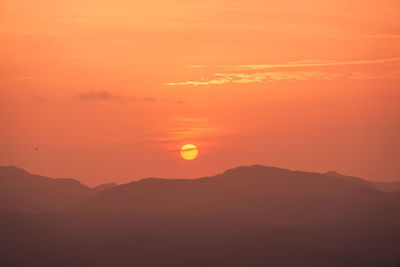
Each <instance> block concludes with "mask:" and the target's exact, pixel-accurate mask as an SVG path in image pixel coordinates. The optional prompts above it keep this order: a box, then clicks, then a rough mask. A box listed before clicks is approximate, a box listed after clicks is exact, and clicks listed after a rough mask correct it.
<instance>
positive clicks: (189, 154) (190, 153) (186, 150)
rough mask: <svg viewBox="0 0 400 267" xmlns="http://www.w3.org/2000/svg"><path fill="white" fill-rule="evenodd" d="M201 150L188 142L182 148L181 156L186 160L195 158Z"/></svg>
mask: <svg viewBox="0 0 400 267" xmlns="http://www.w3.org/2000/svg"><path fill="white" fill-rule="evenodd" d="M198 154H199V150H198V149H197V147H196V146H195V145H192V144H186V145H184V146H183V147H182V148H181V156H182V158H183V159H185V160H193V159H195V158H197V155H198Z"/></svg>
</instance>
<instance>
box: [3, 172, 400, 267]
mask: <svg viewBox="0 0 400 267" xmlns="http://www.w3.org/2000/svg"><path fill="white" fill-rule="evenodd" d="M104 187H105V188H102V190H92V191H91V192H92V193H91V195H90V196H89V197H85V198H83V200H82V201H79V202H75V203H74V205H72V206H73V207H72V208H69V209H67V210H65V212H63V213H58V214H36V215H26V214H22V213H19V212H14V211H2V212H0V218H1V220H0V246H1V247H0V266H78V267H80V266H82V267H83V266H179V267H180V266H182V267H183V266H199V267H200V266H284V267H286V266H332V267H333V266H349V267H350V266H371V267H372V266H382V267H384V266H388V267H394V266H396V265H398V264H399V263H400V196H399V194H397V193H387V192H383V191H380V190H378V189H377V188H376V187H375V186H374V185H372V184H371V183H368V182H366V181H365V180H362V179H359V178H354V177H348V176H344V175H340V174H337V173H333V172H330V173H326V174H319V173H307V172H299V171H289V170H284V169H279V168H271V167H264V166H251V167H239V168H236V169H232V170H228V171H226V172H224V173H222V174H219V175H216V176H213V177H205V178H201V179H195V180H179V179H172V180H165V179H156V178H148V179H144V180H141V181H138V182H132V183H128V184H125V185H120V186H115V185H111V186H104ZM96 191H97V192H96Z"/></svg>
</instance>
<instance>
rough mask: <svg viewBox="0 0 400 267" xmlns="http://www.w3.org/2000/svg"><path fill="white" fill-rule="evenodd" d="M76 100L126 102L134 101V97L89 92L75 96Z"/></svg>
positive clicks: (105, 92)
mask: <svg viewBox="0 0 400 267" xmlns="http://www.w3.org/2000/svg"><path fill="white" fill-rule="evenodd" d="M77 98H79V99H80V100H87V101H93V100H103V101H127V100H136V98H135V97H127V96H122V95H119V94H113V93H110V92H108V91H90V92H82V93H79V94H78V95H77Z"/></svg>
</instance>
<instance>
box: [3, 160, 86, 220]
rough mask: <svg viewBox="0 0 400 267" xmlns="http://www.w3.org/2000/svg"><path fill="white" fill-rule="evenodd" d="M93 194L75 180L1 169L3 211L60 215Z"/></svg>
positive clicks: (19, 170) (12, 168)
mask: <svg viewBox="0 0 400 267" xmlns="http://www.w3.org/2000/svg"><path fill="white" fill-rule="evenodd" d="M91 195H92V190H91V189H90V188H89V187H87V186H85V185H83V184H81V183H80V182H79V181H77V180H74V179H68V178H61V179H53V178H48V177H44V176H40V175H32V174H30V173H28V172H27V171H25V170H23V169H20V168H17V167H14V166H0V210H15V211H21V212H26V213H40V212H57V211H63V210H65V209H67V208H69V207H71V206H72V205H74V204H76V203H80V202H81V201H83V200H84V199H86V198H88V197H89V196H91Z"/></svg>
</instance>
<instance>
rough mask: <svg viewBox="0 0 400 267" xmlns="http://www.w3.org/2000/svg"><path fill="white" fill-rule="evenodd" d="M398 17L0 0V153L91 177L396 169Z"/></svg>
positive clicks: (329, 5)
mask: <svg viewBox="0 0 400 267" xmlns="http://www.w3.org/2000/svg"><path fill="white" fill-rule="evenodd" d="M399 18H400V2H399V1H398V0H396V1H395V0H391V1H389V0H379V1H378V0H366V1H365V0H363V1H359V0H357V1H348V0H335V1H334V0H322V1H311V0H303V1H296V0H291V1H288V0H284V1H269V0H268V1H265V0H263V1H260V0H250V1H232V0H230V1H227V0H213V1H211V0H204V1H191V0H186V1H177V0H163V1H140V2H139V1H128V0H113V1H110V0H108V1H105V0H98V1H89V0H79V1H78V0H72V1H71V0H68V1H66V0H61V1H52V0H35V1H34V0H2V1H1V3H0V57H1V60H0V123H1V125H2V127H1V131H0V149H1V153H0V164H1V165H8V164H13V165H17V166H19V167H22V168H25V169H27V170H29V171H31V172H34V173H39V174H44V175H48V176H55V177H74V178H78V179H80V180H81V181H82V182H83V183H87V184H89V185H97V184H100V183H104V182H108V181H116V182H119V183H121V182H127V181H129V180H133V179H138V178H142V177H148V176H157V177H198V176H203V175H211V174H214V173H216V172H220V171H222V170H224V169H226V168H230V167H234V166H237V165H245V164H256V163H259V164H265V165H271V166H280V167H284V168H291V169H302V170H311V171H328V170H336V171H339V172H343V173H346V174H351V175H357V176H363V177H366V178H370V179H375V180H379V179H381V180H396V179H397V180H400V156H399V151H400V140H399V136H400V88H399V85H400V19H399ZM185 143H193V144H196V145H197V146H198V147H199V148H200V153H199V157H198V158H197V159H196V160H193V161H190V162H189V161H184V160H182V159H181V158H180V157H179V153H178V152H177V150H178V149H179V148H180V147H181V146H182V145H183V144H185ZM36 147H37V148H39V150H38V151H36V150H35V148H36Z"/></svg>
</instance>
